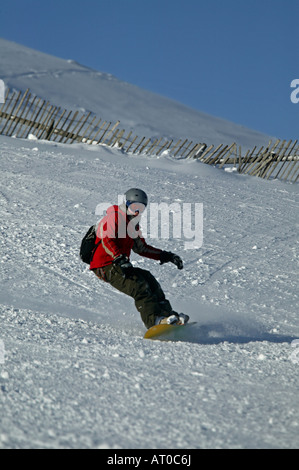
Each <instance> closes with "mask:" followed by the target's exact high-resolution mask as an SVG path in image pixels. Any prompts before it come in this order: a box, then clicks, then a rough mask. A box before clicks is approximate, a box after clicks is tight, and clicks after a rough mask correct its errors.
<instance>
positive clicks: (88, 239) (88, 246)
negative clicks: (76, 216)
mask: <svg viewBox="0 0 299 470" xmlns="http://www.w3.org/2000/svg"><path fill="white" fill-rule="evenodd" d="M96 237H97V235H96V225H92V226H91V227H90V228H89V229H88V231H87V233H86V234H85V235H84V237H83V239H82V242H81V247H80V258H81V260H82V261H83V263H86V264H90V263H91V262H92V258H93V256H94V254H95V251H96V249H97V247H98V246H99V244H100V243H101V240H100V241H99V242H98V243H96Z"/></svg>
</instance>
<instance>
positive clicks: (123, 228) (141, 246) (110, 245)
mask: <svg viewBox="0 0 299 470" xmlns="http://www.w3.org/2000/svg"><path fill="white" fill-rule="evenodd" d="M125 210H126V208H125V206H124V207H122V206H111V207H109V209H108V210H107V214H106V215H105V217H104V218H103V219H102V220H101V221H100V222H99V224H98V227H97V239H96V243H98V242H99V241H100V240H101V243H100V244H99V245H98V247H97V249H96V251H95V254H94V256H93V260H92V262H91V263H90V269H95V268H102V267H103V266H107V265H108V264H111V263H112V262H113V260H114V259H115V258H117V257H118V256H120V255H126V256H127V257H128V258H130V254H131V250H133V251H134V252H135V253H138V254H139V255H141V256H145V257H146V258H151V259H155V260H159V259H160V255H161V252H162V250H159V249H158V248H154V247H153V246H150V245H148V244H147V243H146V241H145V239H144V238H143V236H142V233H141V231H140V228H139V224H136V218H134V219H133V220H132V219H131V220H130V219H129V217H128V216H127V214H126V212H125ZM130 234H131V236H130Z"/></svg>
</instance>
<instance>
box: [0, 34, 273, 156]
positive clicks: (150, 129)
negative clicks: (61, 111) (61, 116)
mask: <svg viewBox="0 0 299 470" xmlns="http://www.w3.org/2000/svg"><path fill="white" fill-rule="evenodd" d="M0 78H2V79H3V80H4V82H5V84H6V85H7V86H8V87H9V88H13V87H15V88H16V89H19V90H25V89H27V88H30V90H31V91H32V92H33V93H35V94H36V95H38V96H39V97H41V98H44V99H47V100H50V101H51V103H52V104H54V105H56V106H61V107H62V108H63V107H64V108H67V109H80V111H84V110H86V111H92V112H93V113H95V114H96V115H97V116H98V117H99V118H100V117H101V118H102V119H104V120H106V121H112V122H116V121H117V120H120V121H121V124H120V127H121V128H124V129H126V131H129V130H133V131H134V133H135V134H137V135H139V136H147V137H157V136H158V137H168V138H173V139H179V138H188V139H189V140H194V142H205V143H207V144H208V145H210V144H214V145H218V144H228V145H230V144H232V143H233V142H236V143H237V144H238V145H242V146H243V147H244V150H245V151H246V150H247V149H248V148H253V147H254V146H255V145H256V146H259V147H260V146H262V145H267V144H268V142H269V139H270V137H269V136H266V135H264V134H261V133H259V132H256V131H254V130H251V129H247V128H245V127H243V126H240V125H237V124H233V123H231V122H228V121H225V120H223V119H219V118H216V117H213V116H210V115H208V114H205V113H201V112H198V111H195V110H193V109H191V108H188V107H186V106H184V105H182V104H180V103H177V102H175V101H172V100H170V99H167V98H165V97H163V96H159V95H156V94H154V93H151V92H149V91H145V90H143V89H141V88H138V87H136V86H134V85H131V84H129V83H126V82H123V81H120V80H118V79H117V78H115V77H114V76H112V75H111V74H108V73H103V72H99V71H96V70H92V69H90V68H88V67H85V66H83V65H80V64H78V63H77V62H75V61H74V60H62V59H58V58H56V57H53V56H50V55H47V54H43V53H41V52H38V51H35V50H32V49H29V48H27V47H24V46H21V45H19V44H15V43H13V42H10V41H6V40H5V39H0ZM244 153H245V152H244Z"/></svg>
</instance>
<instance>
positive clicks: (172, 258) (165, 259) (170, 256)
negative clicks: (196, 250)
mask: <svg viewBox="0 0 299 470" xmlns="http://www.w3.org/2000/svg"><path fill="white" fill-rule="evenodd" d="M169 262H170V263H173V264H175V265H176V266H177V268H178V269H183V267H184V265H183V260H182V258H180V256H178V255H175V254H174V253H171V252H170V251H162V253H161V255H160V264H164V263H169Z"/></svg>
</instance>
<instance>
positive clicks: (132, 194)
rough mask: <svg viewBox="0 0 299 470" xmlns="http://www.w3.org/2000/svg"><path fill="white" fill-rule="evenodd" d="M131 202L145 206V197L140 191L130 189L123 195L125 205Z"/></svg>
mask: <svg viewBox="0 0 299 470" xmlns="http://www.w3.org/2000/svg"><path fill="white" fill-rule="evenodd" d="M132 202H140V203H141V204H144V205H145V206H147V202H148V199H147V195H146V193H145V192H144V191H142V189H137V188H131V189H129V190H128V191H127V192H126V193H125V203H126V205H128V204H130V203H132Z"/></svg>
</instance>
